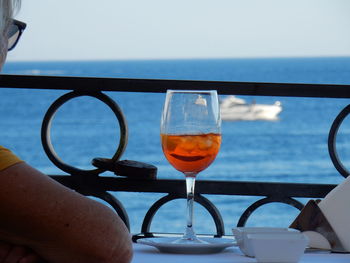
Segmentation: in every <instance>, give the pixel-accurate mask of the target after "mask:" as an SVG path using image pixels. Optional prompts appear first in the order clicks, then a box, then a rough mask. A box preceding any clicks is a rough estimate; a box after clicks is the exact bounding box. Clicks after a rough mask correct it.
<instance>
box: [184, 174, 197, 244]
mask: <svg viewBox="0 0 350 263" xmlns="http://www.w3.org/2000/svg"><path fill="white" fill-rule="evenodd" d="M196 175H197V173H185V176H186V196H187V226H186V230H185V233H184V236H183V239H186V240H188V241H193V240H197V237H196V234H195V233H194V230H193V202H194V186H195V181H196Z"/></svg>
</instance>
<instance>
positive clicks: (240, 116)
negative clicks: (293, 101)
mask: <svg viewBox="0 0 350 263" xmlns="http://www.w3.org/2000/svg"><path fill="white" fill-rule="evenodd" d="M281 111H282V104H281V102H280V101H276V102H275V103H274V104H257V103H255V102H252V103H247V102H246V101H245V100H243V99H240V98H237V97H236V96H228V97H226V98H225V99H223V100H221V101H220V113H221V119H222V120H223V121H256V120H264V121H276V120H278V119H279V118H278V114H279V113H280V112H281Z"/></svg>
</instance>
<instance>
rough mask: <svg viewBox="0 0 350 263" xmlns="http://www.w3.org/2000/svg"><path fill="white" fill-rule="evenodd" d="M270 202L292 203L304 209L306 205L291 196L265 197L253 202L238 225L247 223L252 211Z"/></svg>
mask: <svg viewBox="0 0 350 263" xmlns="http://www.w3.org/2000/svg"><path fill="white" fill-rule="evenodd" d="M269 203H283V204H287V205H291V206H293V207H295V208H297V209H299V210H302V209H303V207H304V205H303V204H302V203H300V202H299V201H297V200H295V199H293V198H290V197H283V198H276V197H265V198H263V199H260V200H258V201H256V202H254V203H253V204H251V205H250V206H249V207H248V208H247V209H246V210H245V211H244V212H243V214H242V215H241V217H240V218H239V220H238V223H237V227H243V226H245V224H246V223H247V221H248V219H249V217H250V216H251V215H252V213H253V212H254V211H255V210H256V209H258V208H259V207H261V206H263V205H265V204H269Z"/></svg>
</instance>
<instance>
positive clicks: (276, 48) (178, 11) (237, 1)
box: [8, 0, 350, 61]
mask: <svg viewBox="0 0 350 263" xmlns="http://www.w3.org/2000/svg"><path fill="white" fill-rule="evenodd" d="M16 18H17V19H19V20H22V21H24V22H26V23H27V28H26V30H25V32H24V33H23V36H22V39H21V40H20V42H19V43H18V46H17V47H16V49H14V50H13V51H11V52H10V53H9V55H8V61H50V60H54V61H58V60H125V59H191V58H256V57H321V56H350V0H172V1H170V0H124V1H121V0H22V8H21V10H20V12H19V13H18V14H17V16H16Z"/></svg>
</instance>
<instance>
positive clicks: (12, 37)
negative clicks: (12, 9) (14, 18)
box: [7, 26, 20, 49]
mask: <svg viewBox="0 0 350 263" xmlns="http://www.w3.org/2000/svg"><path fill="white" fill-rule="evenodd" d="M16 28H17V30H16V31H15V32H13V33H12V34H10V35H9V38H8V46H7V47H8V49H12V48H13V47H14V45H15V44H16V42H17V40H18V37H19V35H20V31H19V28H18V27H17V26H16Z"/></svg>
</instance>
